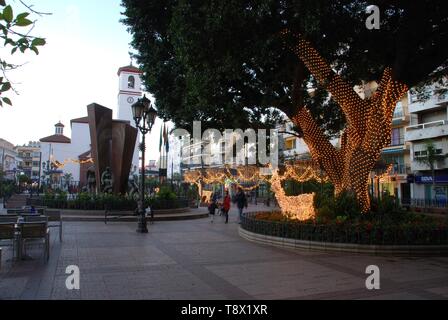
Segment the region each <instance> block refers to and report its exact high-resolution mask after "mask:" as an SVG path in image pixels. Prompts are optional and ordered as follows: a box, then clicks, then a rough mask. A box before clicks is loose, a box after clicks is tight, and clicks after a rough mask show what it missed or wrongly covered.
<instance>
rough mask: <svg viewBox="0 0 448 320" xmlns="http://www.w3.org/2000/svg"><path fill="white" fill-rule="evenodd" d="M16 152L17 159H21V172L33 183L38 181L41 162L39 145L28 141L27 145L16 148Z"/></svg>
mask: <svg viewBox="0 0 448 320" xmlns="http://www.w3.org/2000/svg"><path fill="white" fill-rule="evenodd" d="M16 151H17V153H18V154H19V157H20V158H22V161H21V162H20V164H19V166H20V169H21V171H22V172H23V173H24V174H25V175H27V176H28V177H29V178H30V179H31V180H32V181H33V182H37V181H39V177H40V176H41V170H40V168H41V162H42V157H41V150H40V143H39V142H35V141H30V142H29V143H28V144H27V145H23V146H17V147H16Z"/></svg>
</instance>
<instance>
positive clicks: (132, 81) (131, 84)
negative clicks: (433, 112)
mask: <svg viewBox="0 0 448 320" xmlns="http://www.w3.org/2000/svg"><path fill="white" fill-rule="evenodd" d="M128 88H129V89H135V77H134V76H129V78H128Z"/></svg>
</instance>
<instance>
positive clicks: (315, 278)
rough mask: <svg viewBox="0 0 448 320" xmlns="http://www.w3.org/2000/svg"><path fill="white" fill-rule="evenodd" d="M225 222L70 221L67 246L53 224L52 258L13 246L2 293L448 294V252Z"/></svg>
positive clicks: (1, 276) (6, 257)
mask: <svg viewBox="0 0 448 320" xmlns="http://www.w3.org/2000/svg"><path fill="white" fill-rule="evenodd" d="M252 209H254V208H253V207H252ZM204 210H205V209H204ZM221 218H222V217H219V216H217V217H216V219H215V222H214V223H213V224H211V223H210V220H209V219H200V220H190V221H174V222H157V223H155V224H154V225H150V226H149V229H150V232H149V234H147V235H142V234H138V233H136V232H135V229H136V223H132V222H116V223H115V222H114V223H109V224H108V225H105V224H104V223H101V222H66V223H65V224H64V241H63V242H62V243H59V240H58V237H57V231H56V230H54V229H52V241H51V257H50V261H49V263H48V264H45V263H44V262H43V259H42V258H39V255H40V253H41V250H40V249H41V248H39V247H36V248H32V250H30V251H29V252H28V253H29V254H30V255H32V256H33V257H34V258H35V259H34V260H31V261H22V262H15V263H14V262H12V261H11V258H12V256H11V250H10V249H6V252H4V254H3V259H2V260H3V261H2V262H3V263H2V269H1V270H0V298H1V299H201V300H202V299H236V300H239V299H447V298H448V272H447V271H448V257H437V258H424V257H420V258H411V257H375V256H366V255H351V254H333V253H319V252H309V251H292V250H287V249H281V248H275V247H269V246H264V245H259V244H256V243H251V242H248V241H246V240H244V239H242V238H241V237H240V236H239V235H238V226H239V225H238V224H237V222H236V212H235V211H232V212H231V219H230V220H231V221H230V223H229V224H227V225H226V224H224V221H223V219H221ZM69 265H77V266H78V267H79V269H80V273H81V277H80V279H81V280H80V290H74V291H69V290H67V288H66V285H65V282H66V278H67V275H66V274H65V271H66V267H67V266H69ZM368 265H377V266H379V267H380V270H381V289H380V290H375V291H369V290H367V289H366V287H365V280H366V277H367V275H366V274H365V270H366V267H367V266H368Z"/></svg>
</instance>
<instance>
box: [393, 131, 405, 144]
mask: <svg viewBox="0 0 448 320" xmlns="http://www.w3.org/2000/svg"><path fill="white" fill-rule="evenodd" d="M403 144H404V130H403V128H394V129H392V141H391V146H401V145H403Z"/></svg>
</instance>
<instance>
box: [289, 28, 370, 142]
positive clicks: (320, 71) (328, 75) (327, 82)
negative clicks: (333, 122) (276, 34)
mask: <svg viewBox="0 0 448 320" xmlns="http://www.w3.org/2000/svg"><path fill="white" fill-rule="evenodd" d="M282 34H283V35H284V36H287V35H289V36H291V34H290V32H289V31H288V30H286V31H283V33H282ZM293 37H294V38H295V39H296V41H297V42H298V44H297V45H296V46H295V47H293V48H291V49H292V50H293V51H294V53H295V54H296V55H297V56H298V57H299V59H300V60H301V61H303V63H304V64H305V66H306V67H307V68H308V70H309V71H310V72H311V74H312V75H313V76H314V77H315V78H316V79H317V80H318V81H319V82H320V83H321V84H322V85H323V86H324V87H325V88H326V89H327V90H328V92H330V93H331V94H332V96H333V98H334V100H335V101H336V102H337V103H338V104H339V105H340V106H341V109H342V111H343V112H344V114H345V116H346V118H347V122H348V124H349V125H350V126H352V127H353V128H355V129H356V132H354V133H355V134H358V135H360V136H362V135H363V133H364V132H365V127H366V123H367V119H366V117H359V115H365V114H366V113H367V112H368V110H369V104H368V102H366V101H365V100H363V99H361V97H360V96H359V95H358V94H357V93H356V92H355V91H354V90H353V88H352V87H351V86H350V85H349V84H348V83H346V82H345V81H344V80H342V78H341V77H340V76H339V75H338V74H336V73H335V72H334V71H333V70H332V69H331V67H330V66H329V65H328V63H327V62H326V61H325V60H324V59H323V58H322V57H321V56H320V54H319V53H318V52H317V50H316V49H314V48H313V46H312V45H311V44H310V43H309V42H308V41H306V40H305V39H303V38H302V37H301V36H300V35H298V36H293Z"/></svg>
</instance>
